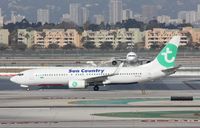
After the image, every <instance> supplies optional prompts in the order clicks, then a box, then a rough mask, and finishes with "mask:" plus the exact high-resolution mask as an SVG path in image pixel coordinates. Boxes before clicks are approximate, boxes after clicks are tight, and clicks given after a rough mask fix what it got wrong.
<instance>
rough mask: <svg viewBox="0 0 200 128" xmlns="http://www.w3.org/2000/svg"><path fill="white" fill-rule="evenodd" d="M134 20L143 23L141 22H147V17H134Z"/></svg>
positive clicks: (137, 15)
mask: <svg viewBox="0 0 200 128" xmlns="http://www.w3.org/2000/svg"><path fill="white" fill-rule="evenodd" d="M133 19H135V20H137V21H141V22H146V21H147V17H143V16H142V15H140V14H135V15H133Z"/></svg>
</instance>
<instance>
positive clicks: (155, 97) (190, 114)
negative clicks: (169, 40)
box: [0, 77, 200, 128]
mask: <svg viewBox="0 0 200 128" xmlns="http://www.w3.org/2000/svg"><path fill="white" fill-rule="evenodd" d="M141 90H145V92H144V91H141ZM171 96H193V97H194V100H193V101H170V97H171ZM173 111H174V112H179V113H181V114H182V115H179V113H177V114H175V115H174V114H171V113H173ZM140 112H141V113H142V114H141V113H140ZM109 113H111V114H112V115H116V114H117V115H118V113H122V115H123V114H124V113H125V114H126V113H129V114H130V115H129V116H130V117H128V118H125V117H112V116H111V117H110V116H102V114H105V115H107V114H108V115H109ZM148 113H153V115H154V116H153V115H152V116H149V115H148ZM156 113H165V114H161V115H159V117H157V116H156ZM99 114H100V115H101V116H99ZM137 114H139V115H143V116H141V117H137V116H134V115H137ZM157 115H158V114H157ZM147 117H148V118H147ZM182 117H185V118H182ZM199 126H200V81H199V78H198V77H176V78H175V77H167V78H163V79H160V80H156V81H152V82H148V83H144V84H140V85H137V84H136V85H117V86H116V85H111V86H106V87H101V89H100V91H99V92H94V91H93V90H92V88H88V89H81V90H68V89H56V90H55V89H53V90H52V89H48V90H46V89H37V88H32V89H31V91H25V90H24V89H22V88H21V87H19V85H16V84H13V83H11V82H9V81H8V80H0V128H5V127H8V128H9V127H10V128H23V127H26V128H27V127H28V128H32V127H37V128H47V127H48V128H59V127H61V128H64V127H67V128H86V127H87V128H88V127H90V128H94V127H95V128H105V127H106V128H122V127H123V128H132V127H134V128H155V127H156V128H199Z"/></svg>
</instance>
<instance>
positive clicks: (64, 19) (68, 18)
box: [61, 13, 72, 22]
mask: <svg viewBox="0 0 200 128" xmlns="http://www.w3.org/2000/svg"><path fill="white" fill-rule="evenodd" d="M62 21H65V22H70V21H72V20H71V17H70V14H68V13H65V14H63V15H62V18H61V22H62Z"/></svg>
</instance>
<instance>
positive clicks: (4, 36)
mask: <svg viewBox="0 0 200 128" xmlns="http://www.w3.org/2000/svg"><path fill="white" fill-rule="evenodd" d="M8 36H9V31H8V29H0V44H5V45H7V46H8Z"/></svg>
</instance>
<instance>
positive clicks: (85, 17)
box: [81, 7, 89, 25]
mask: <svg viewBox="0 0 200 128" xmlns="http://www.w3.org/2000/svg"><path fill="white" fill-rule="evenodd" d="M81 12H82V19H81V22H82V23H81V25H83V24H84V23H86V22H87V21H89V10H88V8H86V7H82V8H81Z"/></svg>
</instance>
